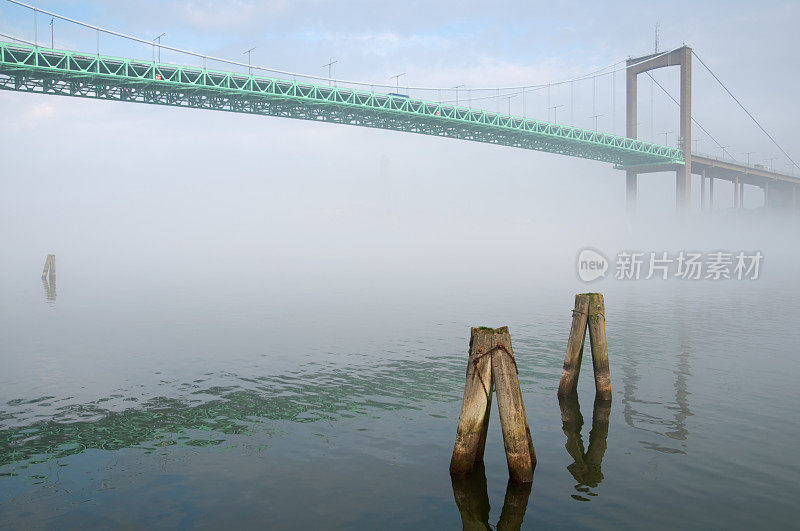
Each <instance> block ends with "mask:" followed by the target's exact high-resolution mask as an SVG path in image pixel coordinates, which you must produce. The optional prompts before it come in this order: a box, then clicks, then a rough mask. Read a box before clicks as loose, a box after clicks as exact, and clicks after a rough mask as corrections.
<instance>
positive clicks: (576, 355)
mask: <svg viewBox="0 0 800 531" xmlns="http://www.w3.org/2000/svg"><path fill="white" fill-rule="evenodd" d="M588 313H589V294H588V293H579V294H578V295H575V309H574V310H572V328H571V329H570V331H569V339H568V340H567V355H566V356H565V357H564V369H563V370H562V372H561V381H560V382H559V383H558V396H559V397H561V398H564V397H566V396H569V395H571V394H573V393H575V392H576V390H577V387H578V376H579V375H580V370H581V360H582V359H583V343H584V341H585V339H586V322H587V316H588Z"/></svg>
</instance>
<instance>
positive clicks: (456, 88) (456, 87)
mask: <svg viewBox="0 0 800 531" xmlns="http://www.w3.org/2000/svg"><path fill="white" fill-rule="evenodd" d="M463 86H464V85H456V86H455V87H453V88H454V89H455V91H456V107H458V89H460V88H461V87H463Z"/></svg>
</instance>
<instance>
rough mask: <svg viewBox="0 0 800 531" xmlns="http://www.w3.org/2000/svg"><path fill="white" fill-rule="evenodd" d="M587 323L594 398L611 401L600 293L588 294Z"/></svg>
mask: <svg viewBox="0 0 800 531" xmlns="http://www.w3.org/2000/svg"><path fill="white" fill-rule="evenodd" d="M588 321H589V341H590V342H591V344H592V365H593V366H594V386H595V392H596V393H597V394H596V397H597V398H598V399H600V400H611V368H610V366H609V363H608V344H607V343H606V305H605V302H604V301H603V295H602V294H601V293H589V315H588Z"/></svg>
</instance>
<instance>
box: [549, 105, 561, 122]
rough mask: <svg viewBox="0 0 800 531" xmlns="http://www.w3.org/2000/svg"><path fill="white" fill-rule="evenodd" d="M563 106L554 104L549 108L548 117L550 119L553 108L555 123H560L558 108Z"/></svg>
mask: <svg viewBox="0 0 800 531" xmlns="http://www.w3.org/2000/svg"><path fill="white" fill-rule="evenodd" d="M561 107H563V105H553V106H552V107H548V108H547V119H548V120H549V119H550V109H553V123H556V124H557V123H558V109H560V108H561Z"/></svg>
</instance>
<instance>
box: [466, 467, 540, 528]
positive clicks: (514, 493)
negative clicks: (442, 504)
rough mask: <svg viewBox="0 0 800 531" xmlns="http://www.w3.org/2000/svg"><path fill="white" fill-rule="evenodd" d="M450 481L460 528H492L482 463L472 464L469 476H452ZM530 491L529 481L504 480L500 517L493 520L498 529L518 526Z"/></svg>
mask: <svg viewBox="0 0 800 531" xmlns="http://www.w3.org/2000/svg"><path fill="white" fill-rule="evenodd" d="M452 484H453V498H455V500H456V505H457V506H458V511H459V512H460V513H461V528H462V529H464V530H470V531H472V530H475V531H479V530H480V531H485V530H488V529H492V526H491V525H490V524H489V510H490V506H489V494H488V491H487V489H486V472H485V470H484V468H483V465H482V464H477V465H475V471H474V472H473V473H472V474H470V475H469V476H466V477H453V478H452ZM530 494H531V484H530V483H516V482H514V481H512V480H510V479H509V480H508V485H507V486H506V498H505V501H504V503H503V509H502V511H501V513H500V521H499V522H497V529H498V530H503V531H505V530H514V531H517V530H519V529H520V528H521V527H522V521H523V519H524V518H525V511H526V510H527V508H528V500H529V498H530Z"/></svg>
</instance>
